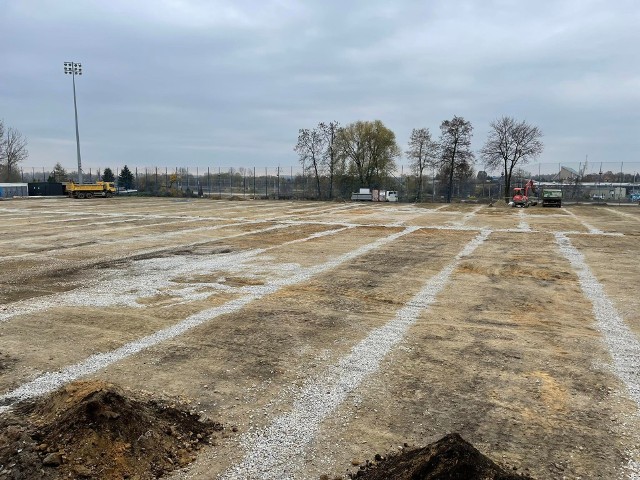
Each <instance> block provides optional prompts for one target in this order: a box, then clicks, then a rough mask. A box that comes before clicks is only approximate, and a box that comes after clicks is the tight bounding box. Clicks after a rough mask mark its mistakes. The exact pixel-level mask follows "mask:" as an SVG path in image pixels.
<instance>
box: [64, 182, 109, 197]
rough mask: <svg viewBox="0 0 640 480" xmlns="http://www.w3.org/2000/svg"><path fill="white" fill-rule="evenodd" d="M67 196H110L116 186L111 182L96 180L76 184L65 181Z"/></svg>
mask: <svg viewBox="0 0 640 480" xmlns="http://www.w3.org/2000/svg"><path fill="white" fill-rule="evenodd" d="M66 192H67V195H68V196H69V198H93V197H106V198H109V197H112V196H113V194H114V193H116V187H115V185H114V184H113V183H112V182H96V183H83V184H77V183H73V182H69V183H67V188H66Z"/></svg>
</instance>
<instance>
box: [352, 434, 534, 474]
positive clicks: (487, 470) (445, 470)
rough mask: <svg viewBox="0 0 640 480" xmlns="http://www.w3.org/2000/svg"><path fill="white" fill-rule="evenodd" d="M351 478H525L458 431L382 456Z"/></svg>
mask: <svg viewBox="0 0 640 480" xmlns="http://www.w3.org/2000/svg"><path fill="white" fill-rule="evenodd" d="M376 458H377V459H379V461H378V462H376V463H371V464H369V465H368V466H366V467H365V468H364V469H361V470H360V471H358V472H357V473H356V474H353V475H352V478H359V479H363V480H516V479H519V480H522V479H523V478H530V477H526V476H521V475H517V474H514V473H508V472H506V471H505V470H504V469H502V468H501V467H500V466H498V465H497V464H495V463H494V462H492V461H491V460H490V459H489V458H487V457H485V456H484V455H483V454H481V453H480V452H479V451H478V450H476V449H475V448H474V447H473V445H471V444H470V443H468V442H466V441H465V440H464V439H463V438H462V437H461V436H460V435H458V434H457V433H452V434H449V435H447V436H445V437H443V438H442V439H440V440H438V441H437V442H434V443H431V444H429V445H427V446H426V447H423V448H416V449H407V450H404V451H403V452H401V453H398V454H393V455H390V456H389V457H388V458H387V459H386V460H383V459H382V458H381V457H380V456H378V455H377V456H376Z"/></svg>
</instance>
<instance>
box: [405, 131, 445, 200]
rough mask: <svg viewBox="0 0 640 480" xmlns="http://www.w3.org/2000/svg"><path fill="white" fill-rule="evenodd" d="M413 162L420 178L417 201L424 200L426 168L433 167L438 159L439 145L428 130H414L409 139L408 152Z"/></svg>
mask: <svg viewBox="0 0 640 480" xmlns="http://www.w3.org/2000/svg"><path fill="white" fill-rule="evenodd" d="M405 153H406V155H407V157H409V159H410V160H411V164H410V167H411V168H412V170H413V172H414V173H415V174H416V176H417V177H418V183H417V185H416V200H417V201H420V200H421V199H422V186H423V173H424V170H425V168H427V167H433V166H434V165H435V162H436V160H437V158H438V144H437V142H435V141H433V140H432V139H431V132H429V129H428V128H419V129H416V128H414V129H413V130H412V131H411V136H410V137H409V150H407V151H406V152H405Z"/></svg>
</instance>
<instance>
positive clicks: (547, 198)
mask: <svg viewBox="0 0 640 480" xmlns="http://www.w3.org/2000/svg"><path fill="white" fill-rule="evenodd" d="M542 206H543V207H558V208H560V207H562V190H560V189H554V188H545V189H544V190H543V191H542Z"/></svg>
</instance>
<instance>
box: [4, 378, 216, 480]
mask: <svg viewBox="0 0 640 480" xmlns="http://www.w3.org/2000/svg"><path fill="white" fill-rule="evenodd" d="M222 429H223V427H222V425H220V424H219V423H215V422H210V421H203V420H201V419H200V417H199V415H197V414H195V413H190V412H189V411H188V410H187V408H186V407H185V405H183V404H181V403H175V402H173V403H169V402H168V401H166V400H165V401H158V400H154V399H152V398H151V396H150V395H149V394H146V395H145V394H142V393H139V394H137V398H136V396H134V394H133V393H131V392H125V391H123V390H122V389H120V388H118V387H116V386H114V385H112V384H108V383H104V382H76V383H72V384H69V385H68V386H66V387H63V388H62V389H60V390H58V391H56V392H54V393H53V394H51V395H50V396H48V397H46V398H43V399H40V400H37V401H34V402H28V403H24V404H21V405H18V406H17V407H16V408H15V409H14V410H13V411H12V412H10V413H9V414H6V415H3V416H2V417H0V479H3V478H11V479H16V480H17V479H25V480H26V479H33V478H43V479H57V478H63V477H64V478H87V479H107V480H109V479H123V478H124V479H126V478H131V479H134V478H135V479H141V480H142V479H151V478H158V477H161V476H162V475H164V474H166V473H168V472H171V471H172V470H174V469H176V468H180V467H182V466H185V465H187V464H188V463H190V462H191V461H193V460H194V459H195V452H196V451H197V450H198V449H199V448H200V447H201V446H202V445H204V444H207V443H210V442H212V441H213V439H215V435H214V433H215V432H217V431H221V430H222Z"/></svg>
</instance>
